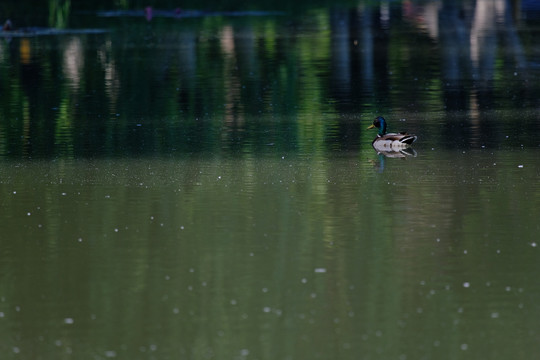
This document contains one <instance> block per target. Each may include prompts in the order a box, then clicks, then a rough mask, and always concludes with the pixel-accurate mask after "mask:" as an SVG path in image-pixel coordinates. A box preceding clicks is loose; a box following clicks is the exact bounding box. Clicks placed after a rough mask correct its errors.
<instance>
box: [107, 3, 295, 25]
mask: <svg viewBox="0 0 540 360" xmlns="http://www.w3.org/2000/svg"><path fill="white" fill-rule="evenodd" d="M276 15H278V16H279V15H285V13H284V12H282V11H203V10H183V9H180V8H176V9H173V10H159V9H153V8H151V7H150V6H148V7H146V8H144V9H141V10H110V11H98V12H97V16H101V17H141V18H142V17H144V18H146V20H148V21H150V20H151V19H152V18H154V17H165V18H178V19H181V18H194V17H207V16H276Z"/></svg>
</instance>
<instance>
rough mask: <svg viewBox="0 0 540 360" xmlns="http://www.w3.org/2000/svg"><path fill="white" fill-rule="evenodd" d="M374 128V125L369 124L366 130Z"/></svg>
mask: <svg viewBox="0 0 540 360" xmlns="http://www.w3.org/2000/svg"><path fill="white" fill-rule="evenodd" d="M374 127H375V125H373V124H371V125H370V126H368V128H367V130H369V129H373V128H374Z"/></svg>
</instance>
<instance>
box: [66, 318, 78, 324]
mask: <svg viewBox="0 0 540 360" xmlns="http://www.w3.org/2000/svg"><path fill="white" fill-rule="evenodd" d="M74 322H75V321H74V320H73V318H65V319H64V324H68V325H71V324H73V323H74Z"/></svg>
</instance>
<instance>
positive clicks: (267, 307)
mask: <svg viewBox="0 0 540 360" xmlns="http://www.w3.org/2000/svg"><path fill="white" fill-rule="evenodd" d="M270 311H272V309H271V308H270V307H269V306H265V307H263V312H265V313H269V312H270Z"/></svg>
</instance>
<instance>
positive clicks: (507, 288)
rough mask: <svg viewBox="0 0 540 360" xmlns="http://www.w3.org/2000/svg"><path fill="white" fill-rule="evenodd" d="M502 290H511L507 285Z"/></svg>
mask: <svg viewBox="0 0 540 360" xmlns="http://www.w3.org/2000/svg"><path fill="white" fill-rule="evenodd" d="M504 290H506V291H510V290H512V288H511V287H510V286H507V287H505V288H504Z"/></svg>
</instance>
